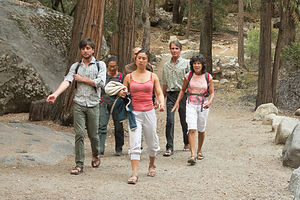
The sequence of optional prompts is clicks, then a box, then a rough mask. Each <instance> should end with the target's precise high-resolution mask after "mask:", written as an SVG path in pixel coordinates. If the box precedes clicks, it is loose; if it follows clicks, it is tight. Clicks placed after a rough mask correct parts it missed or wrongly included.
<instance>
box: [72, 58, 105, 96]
mask: <svg viewBox="0 0 300 200" xmlns="http://www.w3.org/2000/svg"><path fill="white" fill-rule="evenodd" d="M80 65H81V61H80V62H78V63H77V66H76V68H75V74H77V73H78V69H79V66H80ZM96 65H97V69H98V71H97V74H98V72H99V71H100V65H99V61H98V60H96ZM75 88H76V89H77V81H76V82H75ZM94 88H95V91H96V92H97V88H96V87H94Z"/></svg>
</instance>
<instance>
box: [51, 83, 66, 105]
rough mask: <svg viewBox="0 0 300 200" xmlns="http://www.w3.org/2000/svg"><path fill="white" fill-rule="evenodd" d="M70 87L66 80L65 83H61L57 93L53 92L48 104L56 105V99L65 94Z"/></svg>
mask: <svg viewBox="0 0 300 200" xmlns="http://www.w3.org/2000/svg"><path fill="white" fill-rule="evenodd" d="M69 85H70V82H69V81H66V80H64V81H63V82H61V84H60V85H59V86H58V88H57V89H56V90H55V92H53V93H52V94H50V95H49V96H48V97H47V99H46V101H47V102H48V103H54V102H55V100H56V98H57V97H58V96H59V95H60V94H61V93H63V92H64V91H65V90H66V89H67V88H68V87H69Z"/></svg>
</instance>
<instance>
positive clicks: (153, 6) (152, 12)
mask: <svg viewBox="0 0 300 200" xmlns="http://www.w3.org/2000/svg"><path fill="white" fill-rule="evenodd" d="M150 12H151V15H155V0H150Z"/></svg>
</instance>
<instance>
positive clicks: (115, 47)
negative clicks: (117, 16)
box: [110, 33, 119, 55]
mask: <svg viewBox="0 0 300 200" xmlns="http://www.w3.org/2000/svg"><path fill="white" fill-rule="evenodd" d="M118 45H119V41H118V33H114V34H113V35H112V38H111V44H110V54H111V55H118V50H119V48H118Z"/></svg>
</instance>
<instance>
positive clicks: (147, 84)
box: [118, 49, 165, 184]
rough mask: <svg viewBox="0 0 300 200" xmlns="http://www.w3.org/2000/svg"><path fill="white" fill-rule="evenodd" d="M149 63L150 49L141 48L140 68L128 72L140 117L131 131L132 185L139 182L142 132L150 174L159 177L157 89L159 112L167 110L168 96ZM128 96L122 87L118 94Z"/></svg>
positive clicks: (128, 82)
mask: <svg viewBox="0 0 300 200" xmlns="http://www.w3.org/2000/svg"><path fill="white" fill-rule="evenodd" d="M148 62H149V53H148V51H146V50H144V49H142V50H140V51H139V52H138V53H137V55H136V58H135V64H136V66H137V69H136V70H135V71H133V72H132V73H130V74H127V75H126V77H125V79H124V82H123V84H124V85H125V86H126V87H127V89H128V91H129V92H130V95H131V100H132V101H131V104H132V108H133V113H134V114H135V117H136V124H137V128H136V129H135V130H130V128H129V143H130V150H129V154H130V160H131V169H132V175H131V177H130V178H129V179H128V183H129V184H135V183H136V182H137V181H138V166H139V161H140V157H141V152H142V151H141V137H142V132H143V134H144V136H145V142H146V144H147V147H148V154H149V159H150V162H149V168H148V174H147V175H148V176H152V177H153V176H155V175H156V171H155V168H156V167H155V165H154V161H155V157H156V154H157V152H158V151H159V150H160V147H159V141H158V136H157V133H156V123H157V120H156V115H155V110H154V106H153V100H152V94H153V90H154V91H155V94H156V98H157V100H158V107H159V111H161V112H162V111H164V110H165V106H164V96H163V93H162V90H161V87H160V83H159V79H158V77H157V75H156V74H154V73H152V72H149V71H147V70H146V66H147V64H148ZM118 95H119V96H121V97H125V95H126V92H125V90H121V91H120V92H119V94H118Z"/></svg>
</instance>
